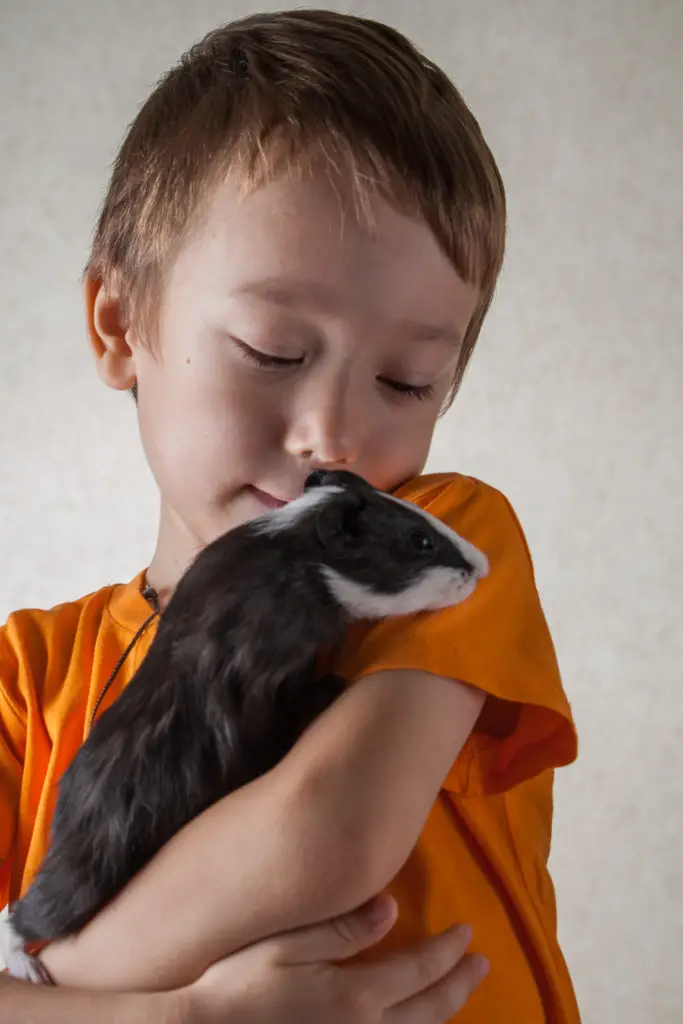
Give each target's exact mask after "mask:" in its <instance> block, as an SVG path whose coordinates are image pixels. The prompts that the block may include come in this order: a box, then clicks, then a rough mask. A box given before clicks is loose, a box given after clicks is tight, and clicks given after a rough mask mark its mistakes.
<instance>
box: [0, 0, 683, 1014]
mask: <svg viewBox="0 0 683 1024" xmlns="http://www.w3.org/2000/svg"><path fill="white" fill-rule="evenodd" d="M267 6H268V4H267V3H266V4H259V3H236V2H229V0H194V2H193V3H192V4H186V3H185V2H184V0H157V2H151V0H147V2H144V3H143V2H141V0H118V2H117V3H113V4H112V3H110V2H105V0H51V2H50V3H49V4H46V3H43V2H41V0H21V2H20V3H19V2H17V0H0V18H1V21H0V95H2V97H3V102H2V104H1V105H0V231H1V236H0V237H1V239H2V246H1V250H0V308H1V309H2V319H1V320H0V426H1V429H0V496H1V501H0V566H2V568H1V570H0V619H4V617H5V615H6V614H7V613H8V612H9V611H10V610H11V609H12V608H14V607H18V606H21V605H26V604H32V605H49V604H51V603H55V602H57V601H59V600H64V599H68V598H71V597H76V596H79V595H80V594H82V593H84V592H86V591H88V590H90V589H94V588H96V587H98V586H100V585H102V584H104V583H107V582H110V581H112V580H118V579H127V578H129V577H131V576H132V575H133V574H134V573H135V572H136V571H137V570H138V569H139V568H140V567H141V566H142V565H143V564H144V563H145V562H146V560H147V558H148V556H149V555H150V552H151V545H152V539H153V524H154V518H155V495H154V492H153V489H152V485H151V480H150V478H149V476H148V474H147V471H146V468H145V465H144V463H143V459H142V455H141V453H140V450H139V447H138V443H137V437H136V426H135V416H134V410H133V406H132V404H131V403H130V401H129V400H128V399H127V398H126V397H125V396H121V395H119V394H115V393H113V392H109V391H108V390H107V389H105V388H104V387H103V386H101V385H100V384H99V382H98V380H97V379H96V377H95V374H94V372H93V370H92V368H91V365H90V361H89V356H88V352H87V348H86V343H85V339H84V329H83V326H82V320H81V309H80V293H79V274H80V270H81V266H82V264H83V262H84V260H85V256H86V250H87V245H88V240H89V234H90V229H91V225H92V222H93V219H94V216H95V213H96V209H97V206H98V203H99V201H100V198H101V193H102V189H103V186H104V183H105V180H106V177H107V173H108V167H109V164H110V162H111V160H112V159H113V157H114V154H115V150H116V146H117V143H118V141H119V139H120V137H121V135H122V134H123V131H124V128H125V125H126V124H127V122H128V121H129V120H131V119H132V117H133V116H134V114H135V112H136V109H137V107H138V105H139V104H140V103H141V102H142V100H143V99H144V97H145V95H146V93H147V91H148V90H149V88H150V87H151V85H152V84H153V82H154V81H155V79H156V78H157V77H158V75H159V74H161V73H162V72H163V71H164V70H165V69H166V67H167V65H168V64H169V63H170V62H171V61H172V60H174V59H175V58H176V57H177V56H178V55H179V54H180V52H181V51H182V50H183V49H184V48H185V47H186V46H187V45H189V43H190V42H192V41H193V40H195V39H196V38H197V37H199V36H200V35H202V34H203V33H204V32H205V31H207V30H208V29H209V28H212V27H214V26H215V25H216V24H218V23H220V22H222V21H227V20H230V18H232V17H235V16H237V15H240V14H244V13H248V12H249V11H252V10H255V9H258V8H259V7H267ZM271 6H272V5H271ZM277 6H281V5H277ZM328 6H330V7H335V6H336V7H337V8H338V9H340V10H353V11H355V12H358V13H362V14H366V15H370V16H375V17H379V18H381V19H384V20H387V21H391V22H392V23H394V24H395V25H397V26H398V27H400V28H402V29H403V30H405V31H407V32H408V33H409V34H410V35H411V36H412V37H413V38H414V39H415V40H416V41H417V42H418V43H419V44H420V45H421V46H422V47H423V48H424V49H426V50H427V51H428V52H429V53H430V54H431V55H432V56H434V57H435V58H436V59H438V60H439V61H441V62H442V63H443V64H444V65H445V66H446V68H447V69H448V71H449V72H450V73H451V74H452V75H453V77H454V78H455V80H456V81H457V82H458V84H459V85H460V87H461V88H462V90H463V92H464V94H465V96H466V98H467V99H468V100H469V101H470V103H471V104H472V105H473V107H474V110H475V112H476V113H477V115H478V116H479V118H480V120H481V122H482V124H483V126H484V129H485V132H486V134H487V136H488V138H489V141H490V143H491V145H492V147H493V149H494V151H495V152H496V154H497V156H498V158H499V161H500V165H501V168H502V171H503V175H504V177H505V180H506V183H507V187H508V191H509V197H510V214H511V230H510V244H509V257H508V261H507V266H506V270H505V273H504V275H503V279H502V281H501V285H500V291H499V295H498V298H497V301H496V304H495V307H494V310H493V312H492V313H491V315H490V319H489V321H488V323H487V326H486V328H485V331H484V334H483V336H482V339H481V342H480V350H479V351H478V353H477V356H476V358H475V361H474V364H473V366H472V369H471V371H470V373H469V374H468V377H467V380H466V383H465V386H464V389H463V391H462V394H461V396H460V397H459V399H458V402H457V403H456V406H455V408H454V409H453V410H452V412H451V413H450V414H449V415H448V416H447V418H446V419H445V420H444V421H443V423H442V424H441V426H440V429H439V432H438V436H437V439H436V442H435V445H434V451H433V457H432V460H431V464H430V467H429V468H431V469H446V468H453V469H460V470H462V471H464V472H468V473H472V474H475V475H477V476H480V477H482V478H483V479H485V480H488V481H489V482H491V483H493V484H495V485H496V486H498V487H500V488H501V489H502V490H503V491H505V492H506V493H507V494H508V496H509V497H510V498H511V500H512V501H513V503H514V504H515V506H516V508H517V510H518V512H519V515H520V517H521V519H522V522H523V524H524V526H525V528H526V531H527V534H528V538H529V541H530V545H531V549H532V551H533V553H534V556H535V561H536V565H537V571H538V582H539V587H540V590H541V594H542V597H543V599H544V604H545V607H546V611H547V614H548V618H549V620H550V623H551V627H552V628H553V631H554V636H555V640H556V644H557V648H558V652H559V656H560V661H561V665H562V668H563V671H564V676H565V681H566V685H567V688H568V690H569V693H570V696H571V699H572V702H573V705H574V709H575V712H576V716H577V720H578V724H579V727H580V732H581V738H582V748H581V758H580V761H579V763H578V764H577V766H575V767H573V768H571V769H568V770H565V771H563V772H561V773H560V776H559V778H558V782H557V825H556V833H555V844H554V852H553V859H552V862H553V869H554V876H555V880H556V884H557V888H558V895H559V913H560V930H561V937H562V940H563V944H564V948H565V951H566V955H567V959H568V961H569V964H570V967H571V969H572V972H573V975H574V978H575V982H576V986H577V990H578V994H579V999H580V1003H581V1006H582V1010H583V1015H584V1019H585V1020H586V1021H589V1022H596V1024H597V1022H599V1024H610V1022H613V1021H614V1022H617V1021H618V1022H619V1024H643V1022H650V1021H656V1022H657V1024H669V1022H671V1024H673V1022H674V1021H680V1020H681V1019H682V1017H681V1014H682V1013H683V1009H682V1008H683V972H682V971H681V962H682V958H683V929H682V925H681V920H682V918H683V856H682V853H681V851H682V848H683V822H682V816H683V781H682V780H683V754H682V751H683V716H682V714H681V711H682V707H683V697H682V696H681V665H683V630H681V627H680V618H681V597H680V594H681V579H682V578H683V547H682V545H681V525H682V524H683V469H682V455H683V401H681V390H682V388H683V337H682V331H683V329H682V327H681V324H682V323H683V297H682V296H683V289H682V287H681V264H682V262H683V204H682V196H681V192H682V189H681V181H682V180H683V177H682V175H681V162H682V158H683V114H682V111H683V59H682V56H681V55H682V54H683V4H682V3H681V2H680V0H670V2H665V0H576V2H574V3H572V4H566V3H564V2H562V0H489V2H487V3H485V4H484V3H477V2H474V0H441V2H439V0H423V2H422V3H419V4H417V3H415V2H414V0H375V2H371V0H367V2H359V3H355V4H346V5H345V4H337V5H334V4H328Z"/></svg>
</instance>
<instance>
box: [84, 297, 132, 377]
mask: <svg viewBox="0 0 683 1024" xmlns="http://www.w3.org/2000/svg"><path fill="white" fill-rule="evenodd" d="M83 292H84V294H83V298H84V301H85V319H86V325H87V329H88V338H89V340H90V347H91V349H92V352H93V355H94V357H95V363H96V364H97V372H98V373H99V375H100V377H101V378H102V380H103V381H104V383H105V384H108V385H109V387H110V388H116V390H117V391H128V390H130V388H132V387H134V386H135V382H136V375H135V357H134V352H133V349H132V348H131V345H130V343H129V340H128V335H129V330H128V326H127V325H126V324H125V323H124V320H123V316H122V310H121V300H120V298H119V295H118V292H117V291H115V290H114V289H113V288H107V286H106V285H105V284H104V282H103V281H101V280H99V279H97V278H91V277H86V280H85V283H84V286H83Z"/></svg>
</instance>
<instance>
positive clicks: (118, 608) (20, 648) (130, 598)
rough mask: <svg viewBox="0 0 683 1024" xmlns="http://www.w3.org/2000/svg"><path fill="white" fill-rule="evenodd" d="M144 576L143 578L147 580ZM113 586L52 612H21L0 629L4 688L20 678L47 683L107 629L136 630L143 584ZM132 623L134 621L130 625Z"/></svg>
mask: <svg viewBox="0 0 683 1024" xmlns="http://www.w3.org/2000/svg"><path fill="white" fill-rule="evenodd" d="M141 575H142V574H140V576H141ZM140 576H137V577H135V579H134V580H132V581H131V582H130V583H127V584H108V585H107V586H104V587H100V589H99V590H94V591H91V592H90V593H88V594H85V595H84V596H83V597H79V598H76V599H73V600H69V601H63V602H61V603H59V604H56V605H53V606H52V607H50V608H40V607H29V608H20V609H17V610H16V611H13V612H11V613H10V615H9V616H8V618H7V621H6V622H5V623H4V625H0V684H5V685H7V681H8V680H9V679H10V678H12V677H16V676H17V674H19V675H23V674H27V675H28V676H29V677H33V678H41V677H44V675H45V674H46V672H47V670H48V667H49V668H50V669H57V670H58V671H60V672H62V673H63V672H64V671H65V670H67V669H68V666H69V664H70V662H71V661H72V658H73V656H74V652H75V651H76V650H84V649H87V647H88V645H92V644H93V643H94V642H95V640H96V639H97V638H98V636H99V635H100V633H101V632H102V630H103V629H105V630H106V629H108V628H112V629H118V628H121V627H122V628H123V630H124V632H125V631H128V630H129V629H130V626H131V623H132V621H133V615H132V613H131V608H130V606H131V604H132V603H133V602H134V599H135V596H136V595H137V596H138V599H139V600H142V598H141V597H139V579H140ZM129 620H130V621H129Z"/></svg>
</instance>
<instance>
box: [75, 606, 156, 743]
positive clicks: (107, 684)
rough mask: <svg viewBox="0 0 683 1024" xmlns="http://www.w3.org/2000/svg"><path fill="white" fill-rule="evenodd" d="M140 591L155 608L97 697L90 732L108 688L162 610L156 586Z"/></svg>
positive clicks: (91, 717)
mask: <svg viewBox="0 0 683 1024" xmlns="http://www.w3.org/2000/svg"><path fill="white" fill-rule="evenodd" d="M140 593H141V594H142V596H143V597H144V599H145V601H147V602H148V603H149V604H151V605H152V607H153V608H154V611H153V612H152V614H151V615H150V616H149V618H147V619H145V621H144V622H143V623H142V625H141V626H140V628H139V629H138V631H137V633H136V634H135V636H134V637H133V639H132V640H131V642H130V643H129V644H128V646H127V647H126V649H125V651H124V652H123V654H122V655H121V657H120V658H119V660H118V661H117V662H116V664H115V665H114V670H113V672H112V673H111V675H110V676H109V679H107V681H106V683H105V684H104V689H103V690H102V693H101V694H100V695H99V697H98V698H97V703H96V704H95V707H94V709H93V713H92V715H91V716H90V727H89V729H88V732H90V731H91V730H92V727H93V724H94V722H95V715H96V714H97V711H98V708H99V706H100V704H101V703H102V701H103V699H104V695H105V693H106V692H107V690H108V689H109V687H110V686H111V684H112V683H113V682H114V680H115V679H116V677H117V675H118V674H119V670H120V668H121V666H122V665H123V663H124V661H125V660H126V658H127V657H128V655H129V654H130V652H131V651H132V650H133V648H134V647H135V645H136V643H137V642H138V640H139V639H140V637H141V636H142V634H143V633H144V632H145V630H146V629H147V627H148V626H149V624H150V622H152V621H153V620H154V619H155V618H156V617H157V615H159V613H160V611H161V606H160V603H159V595H158V594H157V592H156V590H155V589H154V587H145V588H144V589H143V590H141V591H140Z"/></svg>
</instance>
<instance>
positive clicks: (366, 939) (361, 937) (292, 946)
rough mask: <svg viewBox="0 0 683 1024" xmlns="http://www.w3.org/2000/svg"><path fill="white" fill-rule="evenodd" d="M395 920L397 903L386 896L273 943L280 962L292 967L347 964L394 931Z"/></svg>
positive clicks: (287, 934)
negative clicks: (342, 962) (391, 930)
mask: <svg viewBox="0 0 683 1024" xmlns="http://www.w3.org/2000/svg"><path fill="white" fill-rule="evenodd" d="M396 916H397V907H396V900H395V899H394V898H393V897H392V896H389V895H388V894H385V893H383V894H381V895H380V896H376V897H375V898H374V899H372V900H370V901H369V903H365V904H363V906H362V907H359V908H358V909H357V910H352V911H351V912H350V913H348V914H341V915H340V916H339V917H335V918H333V919H332V920H331V921H323V922H322V923H321V924H316V925H310V926H309V927H308V928H297V929H296V930H295V931H292V932H286V933H285V934H283V935H278V936H277V938H275V939H274V940H273V941H274V942H275V943H276V944H277V956H278V959H279V960H281V961H283V962H286V963H290V964H293V963H294V964H308V963H317V962H319V961H330V960H346V959H348V957H351V956H354V955H355V954H356V953H360V952H361V950H363V949H367V948H368V946H374V944H375V943H376V942H379V940H380V939H382V938H383V937H384V936H385V935H386V934H387V932H388V931H389V930H390V929H391V928H392V927H393V925H394V923H395V921H396Z"/></svg>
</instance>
